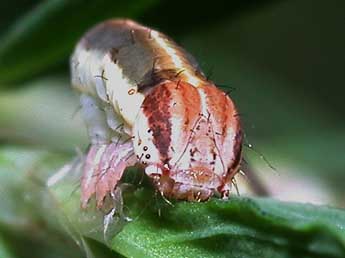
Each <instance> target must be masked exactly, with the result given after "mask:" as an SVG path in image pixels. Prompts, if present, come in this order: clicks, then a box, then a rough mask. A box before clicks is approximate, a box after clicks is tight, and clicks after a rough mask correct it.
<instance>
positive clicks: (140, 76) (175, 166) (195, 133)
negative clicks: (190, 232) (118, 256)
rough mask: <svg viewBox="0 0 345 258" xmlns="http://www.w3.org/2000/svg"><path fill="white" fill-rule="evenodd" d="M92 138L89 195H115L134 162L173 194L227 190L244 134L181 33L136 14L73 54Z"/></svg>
mask: <svg viewBox="0 0 345 258" xmlns="http://www.w3.org/2000/svg"><path fill="white" fill-rule="evenodd" d="M71 72H72V85H73V88H74V89H75V90H76V91H77V92H78V93H79V94H80V102H81V107H82V115H83V118H84V121H85V123H86V126H87V130H88V134H89V138H90V140H91V146H90V148H89V150H88V154H87V156H86V159H85V164H84V166H83V167H84V168H83V175H82V179H81V203H82V207H84V208H85V207H86V206H87V203H88V201H89V200H90V198H92V196H93V195H95V197H96V202H97V206H98V207H99V208H100V207H102V205H103V202H104V199H105V197H107V196H112V194H113V192H114V190H115V189H116V187H117V185H118V182H119V180H120V179H121V177H122V175H123V172H124V170H125V169H126V167H129V166H133V165H136V164H142V166H143V167H144V169H145V173H146V174H147V175H148V176H149V177H150V178H151V180H152V182H153V185H154V186H155V187H156V189H157V190H158V191H159V192H160V193H161V194H162V195H163V196H164V197H167V198H175V199H184V200H190V201H204V200H207V199H209V198H210V197H211V196H212V195H218V196H221V197H222V198H228V196H229V192H230V190H231V185H232V179H233V178H234V176H235V174H236V173H237V172H238V170H239V165H240V161H241V149H242V132H241V127H240V121H239V116H238V113H237V110H236V108H235V106H234V103H233V102H232V100H231V99H230V98H229V96H228V95H227V94H225V93H224V92H223V91H221V90H219V89H218V88H217V87H216V86H215V85H214V83H213V82H211V81H209V80H208V79H207V78H206V77H205V76H204V74H203V73H202V71H201V70H200V69H199V67H198V64H197V63H196V61H195V60H194V58H193V57H192V56H191V55H190V54H188V53H187V52H186V51H185V50H183V49H182V48H181V47H179V46H178V45H177V44H176V43H175V42H174V41H172V40H171V39H170V38H168V37H167V36H165V35H164V34H162V33H160V32H157V31H156V30H153V29H150V28H147V27H144V26H142V25H139V24H137V23H135V22H133V21H130V20H108V21H105V22H103V23H101V24H99V25H97V26H95V27H94V28H92V29H91V30H90V31H88V32H87V33H86V34H85V35H84V36H83V37H82V38H81V40H80V41H79V43H78V44H77V46H76V48H75V51H74V53H73V56H72V58H71Z"/></svg>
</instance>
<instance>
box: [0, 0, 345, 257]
mask: <svg viewBox="0 0 345 258" xmlns="http://www.w3.org/2000/svg"><path fill="white" fill-rule="evenodd" d="M0 14H1V15H0V144H1V145H0V146H2V147H3V148H7V146H10V147H11V148H12V146H25V148H29V149H34V150H39V151H41V150H44V151H53V152H55V153H59V154H61V155H62V156H68V157H72V156H73V155H75V153H76V151H75V149H76V148H80V149H82V150H83V149H84V148H85V146H86V145H87V144H88V140H87V138H86V131H85V128H84V126H83V123H82V121H81V117H80V113H78V112H76V110H77V109H78V99H77V96H76V95H75V94H74V93H73V92H72V90H71V88H70V84H69V67H68V60H69V56H70V54H71V52H72V51H73V47H74V45H75V43H76V41H77V40H78V39H79V37H80V36H81V35H82V34H83V33H84V32H85V31H86V30H87V29H88V28H89V27H90V26H92V25H93V24H95V23H97V22H100V21H102V20H104V19H107V18H112V17H128V18H133V19H135V20H137V21H139V22H141V23H143V24H145V25H148V26H152V27H153V28H156V29H158V30H160V31H162V32H165V33H166V34H168V35H169V36H171V37H172V38H173V39H175V40H176V41H177V42H178V43H180V44H181V45H182V46H183V47H184V48H185V49H187V50H188V51H189V52H191V53H192V54H193V55H194V56H195V57H196V59H197V60H198V61H199V63H200V65H201V67H202V68H203V71H204V72H205V73H206V74H207V75H209V77H210V78H211V80H213V81H214V82H215V83H216V84H219V85H221V86H222V87H229V88H234V90H233V91H232V92H231V96H232V98H233V99H234V101H235V102H236V104H237V105H238V108H239V110H240V113H241V117H242V122H243V126H244V128H245V133H246V141H247V142H248V143H250V144H252V145H253V146H254V149H255V150H256V151H253V150H251V149H249V148H245V155H246V159H247V160H248V161H249V162H250V163H251V165H252V167H253V168H254V169H255V171H256V172H257V174H258V176H259V178H260V180H262V181H263V182H264V183H265V185H266V186H267V188H268V190H269V191H270V192H271V194H272V196H273V197H274V198H277V199H280V200H287V201H296V202H310V203H314V204H327V205H330V206H334V207H341V208H345V198H344V196H345V187H344V182H345V120H344V119H343V118H344V112H345V100H344V95H345V87H344V86H345V33H344V18H345V1H341V0H339V1H336V0H330V1H312V0H309V1H308V0H301V1H298V0H286V1H250V0H245V1H240V0H237V1H235V0H234V1H212V2H205V3H204V2H202V1H181V0H175V1H158V0H137V1H110V0H100V1H86V0H84V1H82V0H75V1H67V0H65V1H64V0H59V1H58V0H49V1H42V2H41V1H30V0H22V1H17V0H12V1H1V2H0ZM257 152H260V153H262V154H263V155H264V156H265V157H266V159H268V160H269V162H270V163H271V164H273V166H274V167H275V168H276V169H277V172H275V171H273V170H272V169H270V168H269V166H268V164H267V163H266V162H265V161H264V160H263V159H262V158H261V157H260V155H258V154H257ZM0 161H1V159H0ZM0 169H1V168H0ZM1 184H2V182H0V189H1V187H2V186H1ZM240 191H241V187H240ZM1 212H3V211H0V213H1ZM0 237H1V235H0ZM0 246H1V238H0ZM48 249H49V247H48ZM0 250H1V247H0ZM0 257H2V256H1V252H0ZM4 257H5V256H4Z"/></svg>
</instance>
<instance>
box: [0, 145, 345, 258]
mask: <svg viewBox="0 0 345 258" xmlns="http://www.w3.org/2000/svg"><path fill="white" fill-rule="evenodd" d="M66 160H68V157H65V156H63V155H60V154H57V153H55V154H54V153H49V152H47V151H38V150H29V149H25V148H18V147H16V148H13V147H2V148H1V149H0V184H1V188H0V189H1V192H0V193H1V199H2V200H7V201H6V202H1V204H0V205H1V209H0V225H7V227H9V226H11V225H13V224H14V225H15V224H16V222H17V221H24V222H26V223H30V221H33V220H35V219H34V218H35V216H41V217H43V219H44V220H45V221H46V223H47V224H48V225H51V227H53V228H55V229H56V230H57V232H60V233H61V231H63V230H62V228H64V229H67V232H68V233H69V234H70V236H72V237H74V239H75V240H76V241H79V240H78V237H80V239H83V238H85V237H87V238H92V239H95V240H97V241H99V242H103V243H105V244H107V245H108V246H109V247H110V248H111V249H112V250H114V251H116V252H117V253H118V254H121V255H123V256H125V257H344V256H345V212H344V211H343V210H340V209H336V208H330V207H325V206H315V205H310V204H301V203H300V204H298V203H285V202H279V201H277V200H272V199H262V198H247V197H232V198H231V199H230V200H228V201H223V200H219V199H212V200H211V201H208V202H205V203H190V202H183V201H180V202H177V201H176V202H173V204H172V205H170V204H168V203H167V202H165V201H164V200H162V199H159V198H158V199H157V198H156V195H155V193H154V191H153V190H152V188H151V187H150V186H148V185H145V184H144V185H141V186H137V187H136V188H135V189H134V190H126V191H124V193H125V198H124V212H125V213H126V215H127V216H129V217H130V218H132V219H133V221H132V222H128V223H126V224H124V222H123V220H117V222H115V223H114V225H113V228H115V229H116V230H121V229H122V231H120V232H119V233H118V234H115V233H113V234H112V235H110V238H109V239H108V241H104V238H103V228H102V220H99V218H100V216H99V213H100V212H96V211H93V210H92V208H90V210H88V211H81V210H80V204H79V192H78V191H73V190H75V189H77V188H76V185H75V184H73V183H71V182H70V181H69V180H63V181H62V182H61V183H60V184H57V185H56V186H55V187H53V188H49V189H46V187H45V186H44V184H42V182H44V181H45V180H46V178H47V176H48V175H49V174H50V175H51V174H52V173H53V171H54V170H56V169H57V168H58V167H59V166H60V165H62V164H64V163H65V162H66ZM133 173H135V172H134V171H133V170H132V171H128V172H127V174H128V175H129V176H131V175H133ZM33 178H36V180H33ZM35 182H36V183H35ZM37 182H41V183H40V184H38V183H37ZM127 182H133V178H132V177H129V178H127ZM23 192H25V193H26V194H29V195H28V196H29V197H30V198H28V197H27V198H25V199H24V202H23V201H22V204H21V205H20V206H18V205H15V204H16V203H18V200H19V199H20V198H19V199H18V196H21V195H23V194H24V193H23ZM47 197H49V198H47ZM34 214H36V215H34ZM57 221H60V223H61V224H60V226H59V223H57ZM24 224H25V223H24ZM24 224H23V225H24ZM17 227H18V225H17ZM59 228H60V229H59ZM24 229H25V227H23V230H24ZM78 234H79V235H78ZM51 235H52V234H51ZM51 237H52V236H51ZM53 239H54V238H53ZM48 240H49V238H47V240H46V241H48ZM53 241H55V240H53Z"/></svg>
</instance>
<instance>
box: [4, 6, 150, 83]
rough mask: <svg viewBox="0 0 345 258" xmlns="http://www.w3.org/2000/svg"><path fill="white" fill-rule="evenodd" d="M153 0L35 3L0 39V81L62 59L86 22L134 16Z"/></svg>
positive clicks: (18, 77) (12, 79) (26, 74)
mask: <svg viewBox="0 0 345 258" xmlns="http://www.w3.org/2000/svg"><path fill="white" fill-rule="evenodd" d="M155 2H156V1H155V0H139V1H112V0H100V1H91V0H87V1H84V0H77V1H69V0H50V1H44V2H43V3H42V4H40V5H37V6H36V8H34V9H33V10H31V11H30V12H28V13H27V14H26V15H25V16H24V17H22V18H21V19H19V20H18V21H17V22H16V23H15V24H13V26H12V27H11V28H10V29H9V31H8V32H7V33H4V35H3V36H2V38H1V40H0V42H1V43H0V74H1V78H0V82H1V85H2V86H3V85H4V84H10V83H13V82H16V81H19V80H22V79H24V78H30V77H32V76H33V75H36V74H37V73H39V72H42V71H47V70H48V69H49V68H51V67H56V64H59V63H62V62H65V61H66V60H67V59H68V56H69V55H70V53H71V49H73V47H74V45H75V43H76V42H77V40H78V39H79V38H80V36H81V35H82V33H84V32H85V31H86V30H87V29H88V28H89V27H90V26H92V25H94V24H95V23H97V22H100V21H102V20H104V19H109V18H112V17H116V16H121V17H128V18H131V17H132V18H134V17H135V16H136V15H138V14H139V13H142V12H143V11H144V10H145V9H147V8H149V7H150V6H152V5H153V4H154V3H155Z"/></svg>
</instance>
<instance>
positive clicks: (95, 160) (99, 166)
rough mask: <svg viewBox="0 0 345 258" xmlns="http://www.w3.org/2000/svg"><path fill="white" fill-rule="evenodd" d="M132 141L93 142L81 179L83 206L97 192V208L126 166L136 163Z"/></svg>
mask: <svg viewBox="0 0 345 258" xmlns="http://www.w3.org/2000/svg"><path fill="white" fill-rule="evenodd" d="M133 154H134V152H133V146H132V142H127V143H123V144H120V143H110V144H93V145H91V147H90V149H89V152H88V154H87V157H86V160H85V164H84V168H83V175H82V179H81V206H82V208H86V207H87V203H88V201H89V199H90V198H91V197H92V196H93V195H94V194H95V196H96V204H97V208H101V207H102V205H103V201H104V198H105V197H106V195H107V194H110V193H111V192H112V191H113V190H114V189H115V188H116V186H117V183H118V182H119V180H120V179H121V177H122V174H123V172H124V170H125V169H126V167H129V166H133V165H134V164H135V163H136V159H135V157H134V155H133Z"/></svg>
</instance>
